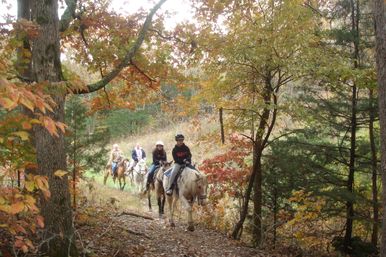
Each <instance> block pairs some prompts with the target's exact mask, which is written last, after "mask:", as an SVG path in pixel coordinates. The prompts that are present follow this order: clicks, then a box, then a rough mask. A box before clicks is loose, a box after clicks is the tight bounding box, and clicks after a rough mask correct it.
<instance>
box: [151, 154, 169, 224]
mask: <svg viewBox="0 0 386 257" xmlns="http://www.w3.org/2000/svg"><path fill="white" fill-rule="evenodd" d="M172 163H173V161H171V162H162V161H161V163H160V164H161V166H160V167H159V168H158V169H156V171H155V172H154V178H153V181H152V183H150V185H149V189H148V190H147V199H148V202H149V210H150V211H151V201H150V196H151V191H152V190H154V191H155V193H156V196H157V204H158V214H159V217H160V218H162V215H163V214H164V206H165V190H164V186H163V178H164V173H165V171H167V170H168V169H169V168H170V167H171V165H172Z"/></svg>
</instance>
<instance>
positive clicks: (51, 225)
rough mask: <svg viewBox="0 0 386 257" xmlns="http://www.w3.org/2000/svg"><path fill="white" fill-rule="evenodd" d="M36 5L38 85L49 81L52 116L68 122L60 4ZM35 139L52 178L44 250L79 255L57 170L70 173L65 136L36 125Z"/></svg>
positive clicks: (44, 206) (41, 167) (44, 205)
mask: <svg viewBox="0 0 386 257" xmlns="http://www.w3.org/2000/svg"><path fill="white" fill-rule="evenodd" d="M33 3H34V4H33V6H32V19H33V20H34V21H36V22H37V23H38V24H39V26H40V30H39V35H38V36H37V37H36V38H34V40H33V44H32V74H33V78H34V80H35V81H36V82H43V81H48V82H49V83H50V85H48V87H49V90H50V92H51V96H52V98H53V100H54V101H55V103H56V106H55V108H54V112H53V113H50V114H49V116H50V117H51V118H52V119H53V120H54V121H60V122H64V101H65V94H66V90H65V89H63V88H60V86H59V85H58V84H55V82H59V81H61V80H62V71H61V63H60V45H59V27H58V21H59V20H58V1H57V0H50V1H42V0H40V1H39V0H36V1H34V2H33ZM33 131H34V139H35V147H36V157H37V164H38V169H37V172H38V174H40V175H44V176H47V177H48V183H49V188H50V192H51V197H50V198H48V199H45V198H43V197H42V200H41V213H42V215H43V217H44V223H45V230H44V235H43V237H44V238H43V240H44V244H43V245H42V248H41V251H42V252H45V253H46V255H48V256H52V257H54V256H55V257H61V256H63V257H68V256H72V257H73V256H77V255H78V253H77V250H76V247H75V244H74V243H75V238H74V228H73V217H72V211H71V201H70V193H69V190H68V188H69V187H68V176H64V177H62V178H59V177H56V176H54V172H55V171H57V170H66V169H67V166H66V153H65V147H64V135H63V133H61V131H58V132H59V136H57V137H56V136H51V135H50V133H49V132H48V131H47V129H46V128H44V127H42V126H35V127H34V129H33Z"/></svg>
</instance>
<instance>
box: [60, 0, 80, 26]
mask: <svg viewBox="0 0 386 257" xmlns="http://www.w3.org/2000/svg"><path fill="white" fill-rule="evenodd" d="M76 3H77V0H66V5H67V8H66V10H65V11H64V13H63V14H62V17H61V18H60V23H59V31H60V32H64V31H66V30H67V29H68V27H69V26H70V23H71V21H72V20H73V19H74V18H75V9H76Z"/></svg>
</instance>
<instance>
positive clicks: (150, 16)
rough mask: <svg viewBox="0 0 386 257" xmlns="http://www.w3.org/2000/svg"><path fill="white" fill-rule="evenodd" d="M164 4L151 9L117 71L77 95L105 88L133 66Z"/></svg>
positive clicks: (160, 3)
mask: <svg viewBox="0 0 386 257" xmlns="http://www.w3.org/2000/svg"><path fill="white" fill-rule="evenodd" d="M164 2H166V0H161V1H159V2H158V3H157V4H156V5H155V6H154V7H153V9H151V11H150V13H149V14H148V15H147V17H146V20H145V22H144V24H143V26H142V28H141V30H140V32H139V34H138V37H137V40H136V41H135V43H134V45H133V46H132V47H131V48H130V49H129V51H128V52H127V53H126V55H125V58H124V59H123V60H122V61H121V63H120V64H118V66H117V67H115V69H113V70H112V71H111V72H110V73H109V74H107V75H105V76H104V77H103V78H102V79H101V80H100V81H98V82H95V83H93V84H89V85H87V89H86V90H80V91H77V92H75V94H88V93H91V92H95V91H98V90H99V89H101V88H103V87H105V86H106V85H107V84H108V83H109V82H110V81H111V80H113V79H114V78H115V77H116V76H117V75H118V74H119V73H120V72H121V71H122V70H123V68H125V67H127V66H129V65H130V64H131V60H132V59H133V57H134V55H135V54H136V53H137V52H138V49H139V48H140V47H141V45H142V43H143V41H144V39H145V35H146V32H147V31H148V30H149V27H150V25H151V21H152V19H153V16H154V14H155V13H156V12H157V10H158V9H159V8H160V7H161V6H162V4H163V3H164Z"/></svg>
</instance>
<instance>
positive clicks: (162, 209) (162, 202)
mask: <svg viewBox="0 0 386 257" xmlns="http://www.w3.org/2000/svg"><path fill="white" fill-rule="evenodd" d="M164 213H165V195H163V196H162V201H161V214H164Z"/></svg>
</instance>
